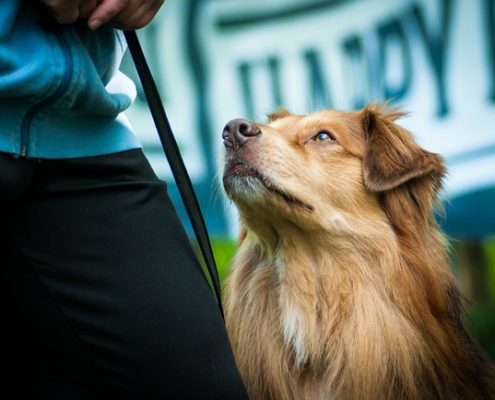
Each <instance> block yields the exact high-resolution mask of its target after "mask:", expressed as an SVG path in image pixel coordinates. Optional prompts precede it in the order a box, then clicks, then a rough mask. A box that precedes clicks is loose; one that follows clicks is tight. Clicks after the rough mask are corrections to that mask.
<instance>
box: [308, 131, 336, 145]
mask: <svg viewBox="0 0 495 400" xmlns="http://www.w3.org/2000/svg"><path fill="white" fill-rule="evenodd" d="M313 140H314V141H315V142H325V141H327V140H330V141H335V140H336V139H335V137H334V136H333V135H332V134H331V133H330V132H327V131H320V132H318V133H317V134H316V135H315V136H313Z"/></svg>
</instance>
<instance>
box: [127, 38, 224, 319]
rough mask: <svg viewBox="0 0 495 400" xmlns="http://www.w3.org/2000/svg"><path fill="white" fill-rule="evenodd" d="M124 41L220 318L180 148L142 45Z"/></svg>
mask: <svg viewBox="0 0 495 400" xmlns="http://www.w3.org/2000/svg"><path fill="white" fill-rule="evenodd" d="M124 34H125V38H126V40H127V45H128V46H129V51H130V52H131V56H132V59H133V60H134V64H135V65H136V70H137V73H138V75H139V79H140V80H141V84H142V85H143V89H144V93H145V95H146V99H147V101H148V105H149V108H150V110H151V115H152V117H153V121H154V122H155V126H156V129H157V131H158V136H159V137H160V141H161V143H162V147H163V151H164V152H165V155H166V156H167V160H168V162H169V164H170V168H171V170H172V173H173V175H174V179H175V182H176V183H177V187H178V188H179V192H180V194H181V197H182V201H183V202H184V205H185V206H186V210H187V214H188V216H189V220H190V221H191V224H192V226H193V229H194V233H195V234H196V238H197V240H198V244H199V247H200V249H201V254H202V255H203V259H204V261H205V264H206V267H207V268H208V272H209V274H210V278H211V281H212V284H213V290H214V291H215V295H216V297H217V302H218V307H219V309H220V313H221V314H222V317H223V307H222V298H221V290H220V280H219V278H218V271H217V268H216V264H215V258H214V257H213V251H212V249H211V243H210V239H209V237H208V232H207V230H206V224H205V221H204V218H203V215H202V214H201V210H200V207H199V203H198V199H197V198H196V194H195V193H194V189H193V186H192V184H191V179H190V178H189V174H188V173H187V169H186V166H185V165H184V161H183V160H182V157H181V155H180V152H179V147H178V146H177V142H176V140H175V138H174V135H173V133H172V128H171V127H170V123H169V121H168V118H167V114H166V113H165V109H164V108H163V104H162V101H161V99H160V94H159V93H158V89H157V87H156V84H155V81H154V79H153V76H152V75H151V71H150V69H149V67H148V64H147V62H146V59H145V57H144V54H143V50H142V48H141V45H140V44H139V40H138V37H137V35H136V32H135V31H126V32H124Z"/></svg>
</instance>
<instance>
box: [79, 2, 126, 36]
mask: <svg viewBox="0 0 495 400" xmlns="http://www.w3.org/2000/svg"><path fill="white" fill-rule="evenodd" d="M127 1H128V0H103V1H102V2H101V4H100V5H98V6H97V7H96V8H95V10H94V11H93V12H92V13H91V15H90V16H89V19H88V26H89V27H90V28H91V29H93V30H95V29H97V28H99V27H100V26H102V25H104V24H106V23H107V22H108V21H110V20H111V19H112V18H113V17H115V16H116V15H117V14H118V13H119V12H120V11H121V10H122V9H123V8H124V7H125V6H126V4H127Z"/></svg>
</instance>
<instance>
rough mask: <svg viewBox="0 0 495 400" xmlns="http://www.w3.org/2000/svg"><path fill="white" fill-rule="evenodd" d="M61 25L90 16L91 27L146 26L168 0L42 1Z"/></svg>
mask: <svg viewBox="0 0 495 400" xmlns="http://www.w3.org/2000/svg"><path fill="white" fill-rule="evenodd" d="M41 1H42V2H43V3H44V4H46V5H47V6H48V9H49V10H50V12H51V14H52V15H53V17H54V18H55V19H56V20H57V21H58V22H60V23H61V24H70V23H73V22H75V21H77V20H78V19H86V18H88V26H89V27H90V28H91V29H93V30H94V29H97V28H99V27H100V26H102V25H105V24H109V25H110V26H113V27H115V28H119V29H124V30H130V29H139V28H142V27H143V26H146V25H147V24H149V23H150V22H151V20H152V19H153V18H154V16H155V15H156V13H157V12H158V10H159V9H160V7H161V6H162V4H163V2H164V0H41Z"/></svg>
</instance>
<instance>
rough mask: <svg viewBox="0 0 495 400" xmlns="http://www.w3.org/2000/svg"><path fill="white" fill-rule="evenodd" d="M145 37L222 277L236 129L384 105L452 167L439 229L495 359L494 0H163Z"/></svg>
mask: <svg viewBox="0 0 495 400" xmlns="http://www.w3.org/2000/svg"><path fill="white" fill-rule="evenodd" d="M139 36H140V39H141V43H142V45H143V48H144V51H145V53H146V55H147V58H148V62H149V63H150V68H151V69H152V71H153V73H154V76H155V79H156V81H157V84H158V86H159V90H160V92H161V95H162V99H163V102H164V104H165V108H166V110H167V113H168V116H169V119H170V122H171V125H172V127H173V129H174V132H175V135H176V138H177V141H178V142H179V147H180V149H181V152H182V155H183V157H184V161H185V163H186V165H187V167H188V170H189V173H190V175H191V179H192V181H193V183H194V185H195V188H196V191H197V194H198V197H199V200H200V203H201V206H202V209H203V212H204V214H205V218H206V223H207V225H208V229H209V232H210V235H211V236H212V239H213V247H214V252H215V256H216V259H217V262H218V265H219V269H220V273H221V275H222V276H225V275H226V274H227V273H228V264H229V262H230V260H231V257H232V255H233V253H234V251H235V238H236V234H237V229H238V225H237V217H236V214H235V210H234V209H233V207H232V205H231V204H229V203H228V202H227V201H226V199H225V197H224V196H223V194H222V191H221V189H220V184H219V183H220V180H219V179H218V178H219V177H218V174H219V172H218V171H219V165H220V162H221V154H222V139H221V132H222V128H223V126H224V125H225V123H226V122H227V121H229V120H230V119H232V118H237V117H245V118H248V119H253V120H264V119H265V116H266V114H267V113H269V112H271V111H274V110H275V109H277V108H279V107H285V108H287V109H289V110H290V111H292V112H294V113H308V112H311V111H315V110H318V109H321V108H328V107H330V108H339V109H344V110H353V109H359V108H361V107H362V106H363V105H364V104H365V103H366V102H368V101H384V100H391V102H392V104H394V105H400V106H401V107H402V108H403V109H404V110H406V111H408V112H409V113H410V114H409V116H408V117H406V118H404V119H403V120H401V121H400V123H401V125H403V126H404V127H406V128H407V129H409V130H410V131H411V132H413V133H414V135H415V137H416V139H417V140H418V142H419V143H420V144H421V145H422V146H423V147H425V148H427V149H428V150H430V151H434V152H438V153H440V154H442V155H443V156H444V157H445V159H446V162H447V166H448V169H449V175H448V178H447V180H446V182H445V188H444V191H443V193H442V202H443V205H444V207H445V215H442V216H439V223H440V224H441V226H442V227H443V229H444V230H445V231H446V232H447V234H448V235H449V237H450V239H451V242H452V244H453V251H452V262H451V265H452V270H453V272H454V274H455V276H456V278H457V281H458V284H459V286H460V288H461V290H462V291H463V293H464V295H465V296H466V298H467V311H468V313H467V317H466V323H467V325H468V327H469V329H470V330H471V332H472V333H473V335H474V336H475V337H476V338H477V339H478V341H479V342H480V343H481V344H482V345H483V346H484V347H485V349H486V350H487V351H488V352H489V353H490V355H491V356H492V358H493V359H495V210H494V209H495V0H269V1H268V0H166V2H165V5H164V7H163V8H162V10H161V11H160V14H159V15H158V17H157V18H156V19H155V21H154V22H153V23H152V24H151V25H150V26H148V27H147V28H145V29H143V30H141V31H140V32H139ZM123 70H124V71H125V72H126V73H127V74H129V75H130V76H131V77H132V78H133V79H135V81H136V83H137V86H138V98H137V101H136V102H135V104H134V106H133V107H132V108H131V110H130V111H129V113H128V116H129V118H130V120H131V123H132V124H133V126H134V127H135V129H136V131H137V133H138V135H139V137H140V138H141V140H142V142H143V145H144V150H145V152H146V153H147V155H148V157H149V159H150V161H151V163H152V166H153V168H154V169H155V171H156V172H157V174H158V175H159V176H160V177H161V178H162V179H164V180H166V181H167V182H168V184H169V191H170V195H171V197H172V199H173V201H174V203H175V204H176V207H177V209H178V211H179V213H180V215H181V216H182V217H183V221H184V223H185V225H186V226H187V227H188V229H189V223H188V222H187V218H186V217H185V212H184V209H183V207H182V205H181V202H180V199H179V196H178V191H177V188H176V186H175V184H174V183H173V180H172V178H171V174H170V171H169V169H168V167H167V163H166V161H165V158H164V156H163V153H162V150H161V147H160V144H159V141H158V137H157V135H156V131H155V128H154V126H153V123H152V120H151V117H150V115H149V111H148V109H147V106H146V103H145V99H144V96H143V94H142V91H141V90H140V86H139V83H138V82H137V80H136V75H135V73H134V69H133V66H132V62H131V60H130V58H129V56H128V55H127V57H126V59H125V60H124V63H123Z"/></svg>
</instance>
